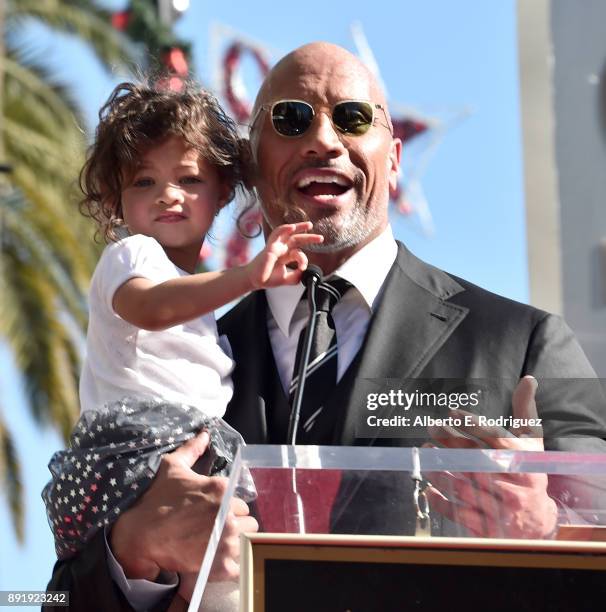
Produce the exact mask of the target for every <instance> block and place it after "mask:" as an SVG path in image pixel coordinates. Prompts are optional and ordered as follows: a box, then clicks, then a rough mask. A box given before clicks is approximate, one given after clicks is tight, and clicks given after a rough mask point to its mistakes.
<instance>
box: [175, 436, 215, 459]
mask: <svg viewBox="0 0 606 612" xmlns="http://www.w3.org/2000/svg"><path fill="white" fill-rule="evenodd" d="M209 444H210V436H209V434H208V432H207V431H201V432H200V433H199V434H198V435H197V436H195V437H193V438H191V440H188V441H187V442H185V444H183V446H180V447H179V448H178V449H177V450H176V451H174V452H173V457H175V458H177V459H179V460H180V461H182V462H183V463H184V464H185V465H187V467H192V466H193V465H194V463H196V461H198V459H199V458H200V457H201V456H202V455H203V454H204V453H205V452H206V449H207V448H208V445H209Z"/></svg>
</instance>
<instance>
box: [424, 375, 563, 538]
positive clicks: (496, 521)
mask: <svg viewBox="0 0 606 612" xmlns="http://www.w3.org/2000/svg"><path fill="white" fill-rule="evenodd" d="M536 389H537V381H536V380H535V379H534V378H533V377H532V376H525V377H524V378H522V379H521V380H520V382H519V383H518V386H517V387H516V389H515V391H514V394H513V398H512V407H513V416H514V418H522V419H536V418H537V409H536V404H535V393H536ZM457 412H458V413H459V414H461V415H462V416H463V417H464V416H468V415H470V413H468V412H465V411H463V410H459V411H457ZM471 416H472V418H473V422H474V425H473V426H471V427H465V426H463V425H462V426H461V427H460V428H459V429H460V431H459V430H457V429H454V428H451V427H432V428H430V435H431V436H432V438H434V439H435V440H436V442H438V443H439V444H440V445H441V446H445V447H447V448H468V449H469V448H495V449H507V450H522V451H542V450H544V448H543V438H542V437H539V436H540V435H541V432H540V431H539V432H537V430H536V428H534V429H533V430H532V432H531V430H530V429H529V428H524V427H522V428H517V429H514V430H512V431H507V430H505V429H502V428H500V427H481V426H480V425H479V422H478V419H477V417H476V416H475V415H471ZM461 420H462V422H463V423H464V422H465V419H464V418H462V419H461ZM464 433H467V434H469V435H471V436H473V438H469V437H466V436H465V435H463V434H464ZM530 436H533V437H530ZM426 446H433V445H431V444H428V445H426ZM430 479H431V483H432V486H431V487H429V488H428V489H427V496H428V499H429V502H430V506H431V508H432V509H433V510H436V511H438V512H439V513H441V514H443V515H445V516H447V517H448V518H449V519H451V520H452V521H454V522H456V523H459V524H462V525H464V526H465V527H467V529H469V530H470V531H471V533H472V534H473V535H475V536H478V537H491V538H544V537H546V536H548V535H550V534H551V533H552V532H553V530H554V528H555V526H556V523H557V514H558V512H557V506H556V503H555V502H554V501H553V499H551V498H550V497H549V496H548V494H547V475H546V474H485V473H478V474H460V473H459V474H452V473H450V472H440V473H432V474H431V476H430Z"/></svg>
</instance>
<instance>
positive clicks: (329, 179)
mask: <svg viewBox="0 0 606 612" xmlns="http://www.w3.org/2000/svg"><path fill="white" fill-rule="evenodd" d="M312 183H326V184H330V183H334V184H335V185H339V186H341V187H349V182H348V181H347V179H346V178H344V177H342V176H337V175H333V176H327V175H325V174H324V175H312V176H306V177H305V178H302V179H301V180H300V181H298V182H297V188H298V189H305V187H308V186H309V185H311V184H312Z"/></svg>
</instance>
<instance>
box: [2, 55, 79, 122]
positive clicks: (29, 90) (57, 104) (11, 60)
mask: <svg viewBox="0 0 606 612" xmlns="http://www.w3.org/2000/svg"><path fill="white" fill-rule="evenodd" d="M3 69H4V78H5V84H4V95H5V98H6V99H5V102H4V104H8V105H11V103H18V108H21V109H23V110H25V111H27V113H28V114H29V113H31V111H32V110H38V107H40V108H41V110H44V111H46V112H47V113H48V114H50V116H51V117H52V121H50V122H48V124H50V125H51V126H56V127H58V128H60V129H62V130H63V129H66V130H70V131H71V130H74V129H77V130H78V131H80V132H81V129H80V128H78V127H77V126H78V123H82V120H81V117H79V109H78V108H77V106H76V105H75V103H74V102H73V101H72V100H71V96H70V94H69V92H68V91H67V90H66V88H65V87H63V86H61V84H60V83H56V82H54V80H53V78H52V76H51V74H50V73H49V71H48V70H46V69H45V68H44V66H43V65H42V64H41V63H40V62H39V61H38V60H37V58H33V57H27V56H26V54H25V53H24V52H23V51H12V50H11V49H10V48H9V49H8V51H7V53H6V55H5V57H4V67H3ZM5 113H7V114H9V115H10V114H11V113H10V112H8V111H7V109H5Z"/></svg>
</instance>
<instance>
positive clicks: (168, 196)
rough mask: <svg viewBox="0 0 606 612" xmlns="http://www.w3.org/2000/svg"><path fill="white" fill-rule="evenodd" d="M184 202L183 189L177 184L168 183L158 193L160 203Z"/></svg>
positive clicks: (167, 204)
mask: <svg viewBox="0 0 606 612" xmlns="http://www.w3.org/2000/svg"><path fill="white" fill-rule="evenodd" d="M182 202H183V190H182V189H181V188H180V187H178V186H177V185H173V184H172V183H166V184H165V185H164V186H162V187H161V189H160V193H159V194H158V203H159V204H164V205H166V206H170V205H171V204H180V203H182Z"/></svg>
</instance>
